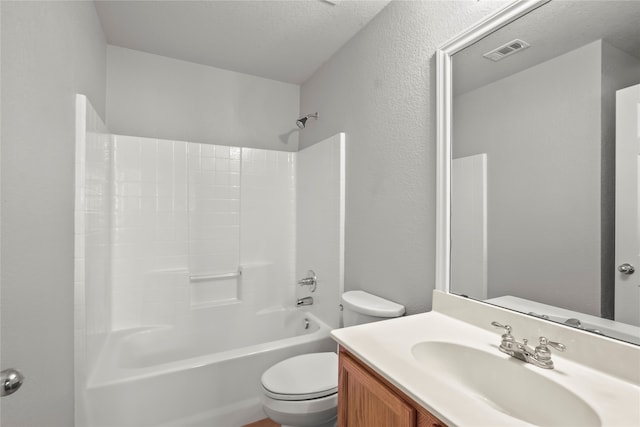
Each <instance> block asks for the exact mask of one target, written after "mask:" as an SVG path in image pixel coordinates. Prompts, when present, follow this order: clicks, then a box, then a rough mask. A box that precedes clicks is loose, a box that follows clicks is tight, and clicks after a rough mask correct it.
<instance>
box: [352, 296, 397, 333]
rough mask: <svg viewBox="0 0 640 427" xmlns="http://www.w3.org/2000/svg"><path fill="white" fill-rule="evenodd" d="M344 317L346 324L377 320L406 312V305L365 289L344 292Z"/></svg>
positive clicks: (359, 323)
mask: <svg viewBox="0 0 640 427" xmlns="http://www.w3.org/2000/svg"><path fill="white" fill-rule="evenodd" d="M342 308H343V310H342V319H343V322H344V326H345V327H346V326H354V325H361V324H363V323H371V322H377V321H379V320H385V319H389V318H392V317H400V316H402V315H403V314H404V306H403V305H400V304H397V303H395V302H393V301H389V300H387V299H384V298H380V297H379V296H376V295H372V294H370V293H368V292H365V291H349V292H345V293H344V294H342Z"/></svg>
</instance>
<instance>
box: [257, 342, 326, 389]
mask: <svg viewBox="0 0 640 427" xmlns="http://www.w3.org/2000/svg"><path fill="white" fill-rule="evenodd" d="M262 388H263V389H264V392H265V394H266V395H267V396H268V397H270V398H272V399H275V400H286V401H301V400H311V399H319V398H323V397H326V396H330V395H332V394H336V393H337V392H338V355H337V354H335V353H311V354H303V355H300V356H295V357H291V358H289V359H286V360H283V361H282V362H279V363H276V364H275V365H273V366H272V367H271V368H269V369H267V370H266V371H265V372H264V373H263V374H262Z"/></svg>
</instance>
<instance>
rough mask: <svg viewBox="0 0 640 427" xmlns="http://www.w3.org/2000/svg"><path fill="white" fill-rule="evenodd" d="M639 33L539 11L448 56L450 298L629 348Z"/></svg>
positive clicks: (604, 8)
mask: <svg viewBox="0 0 640 427" xmlns="http://www.w3.org/2000/svg"><path fill="white" fill-rule="evenodd" d="M614 3H615V4H614ZM638 22H640V2H637V1H620V2H610V1H608V2H605V1H598V2H573V1H562V2H558V1H552V2H549V3H546V4H544V5H543V6H541V7H539V8H537V9H535V10H534V11H532V12H530V13H529V14H527V15H525V16H523V17H521V18H520V19H518V20H516V21H514V22H512V23H510V24H509V25H507V26H505V27H503V28H502V29H500V30H499V31H496V32H494V33H492V34H491V35H489V36H487V37H485V38H484V39H482V40H480V41H479V42H477V43H475V44H473V45H472V46H470V47H468V48H466V49H464V50H463V51H461V52H459V53H456V54H455V55H454V56H453V104H452V141H453V142H452V156H453V159H452V194H451V200H452V202H451V203H452V206H451V212H452V217H451V248H452V252H451V292H452V293H456V294H461V295H467V296H469V297H471V298H474V299H478V300H483V301H487V302H489V303H493V304H498V305H501V306H505V307H507V308H511V309H515V310H518V311H522V312H524V313H528V314H531V315H534V316H538V317H543V318H547V319H549V320H553V321H558V322H562V323H565V324H567V325H570V326H574V327H579V328H582V329H585V330H589V331H592V332H594V333H603V334H606V335H609V336H612V337H615V338H618V339H622V340H626V341H630V342H634V343H636V344H640V272H632V271H631V270H632V269H633V268H634V267H633V266H635V268H638V267H640V256H639V253H640V221H639V219H638V218H639V215H638V212H639V199H640V193H639V191H638V188H639V185H638V176H639V175H638V168H639V167H640V166H639V165H640V157H639V156H638V155H639V154H640V152H639V147H640V135H639V133H640V132H638V129H639V127H638V120H640V119H639V118H638V109H637V108H638V107H637V106H638V105H640V25H638Z"/></svg>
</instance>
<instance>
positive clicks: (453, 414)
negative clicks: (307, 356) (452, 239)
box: [331, 291, 640, 427]
mask: <svg viewBox="0 0 640 427" xmlns="http://www.w3.org/2000/svg"><path fill="white" fill-rule="evenodd" d="M433 300H434V302H433V307H434V310H433V311H431V312H429V313H423V314H416V315H412V316H405V317H402V318H398V319H392V320H387V321H383V322H377V323H370V324H365V325H360V326H354V327H350V328H344V329H338V330H334V331H332V333H331V335H332V336H333V338H334V339H335V340H336V341H337V342H338V343H339V344H340V346H341V351H340V371H339V372H340V379H339V391H338V395H339V404H338V425H339V426H340V427H354V426H367V427H371V426H394V427H395V426H445V425H446V426H449V427H453V426H474V425H476V426H487V425H491V426H507V425H508V426H531V425H538V426H542V425H544V426H553V425H556V426H568V425H580V426H634V425H640V411H639V410H638V402H639V401H640V363H638V362H639V361H640V347H638V346H636V345H632V344H628V343H624V342H621V341H616V340H613V339H611V338H607V337H603V336H599V335H596V334H592V333H589V332H586V331H582V330H578V329H575V328H571V327H568V326H563V325H558V324H554V323H551V322H547V321H545V320H542V319H537V318H533V317H531V316H527V315H524V314H521V313H517V312H514V311H510V310H506V309H503V308H500V307H494V306H490V305H487V304H483V303H480V302H477V301H473V300H470V299H467V298H462V297H459V296H456V295H450V294H446V293H444V292H440V291H435V292H434V295H433ZM493 321H497V322H499V323H502V324H508V325H510V326H511V334H512V335H513V336H514V337H515V339H516V340H517V341H522V340H524V339H528V340H529V341H530V342H537V341H538V338H540V337H546V338H548V339H549V340H551V341H557V342H561V343H563V344H564V345H565V346H566V350H565V351H564V352H557V351H556V350H553V349H552V350H551V357H552V359H553V361H554V365H555V367H554V369H543V368H541V367H538V366H535V365H534V364H532V363H527V362H525V361H522V360H519V359H516V358H515V357H511V356H509V355H507V354H504V353H503V352H501V351H500V348H499V347H500V345H501V341H502V339H503V336H502V335H503V334H504V331H503V330H501V329H498V328H495V327H494V326H492V325H491V323H492V322H493ZM611 355H615V357H614V358H611V357H610V356H611Z"/></svg>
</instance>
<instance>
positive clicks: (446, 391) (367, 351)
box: [331, 311, 640, 427]
mask: <svg viewBox="0 0 640 427" xmlns="http://www.w3.org/2000/svg"><path fill="white" fill-rule="evenodd" d="M500 314H502V313H500ZM496 320H500V319H499V318H498V319H496ZM533 320H535V319H533ZM331 335H332V336H333V338H334V339H335V340H336V341H337V342H338V343H339V344H340V345H342V346H343V347H344V348H346V349H347V350H349V351H350V352H351V353H353V354H354V355H355V356H357V357H358V358H359V359H360V360H362V361H363V362H364V363H366V364H367V365H368V366H370V367H371V368H372V369H374V370H375V371H376V372H378V373H379V374H380V375H381V376H382V377H384V378H386V379H387V380H389V381H390V382H391V383H392V384H394V385H395V386H396V387H398V388H399V389H400V390H402V391H403V392H404V393H406V394H407V395H408V396H409V397H411V398H412V399H413V400H415V401H416V402H417V403H419V404H420V405H422V406H424V407H425V408H426V409H427V410H429V412H431V413H433V414H434V415H435V416H437V417H438V418H440V419H441V420H442V421H443V422H445V423H447V424H448V425H449V426H465V427H466V426H492V427H495V426H505V425H509V426H515V425H522V426H525V425H530V424H528V423H526V422H524V421H522V420H521V419H517V418H513V417H511V416H509V415H508V414H506V413H504V412H502V411H500V410H497V409H495V408H494V407H492V406H491V404H490V403H489V402H487V400H486V399H483V398H482V396H478V395H474V394H473V393H470V391H469V390H468V389H465V387H463V386H460V385H459V384H458V383H456V382H451V381H447V380H446V379H445V378H443V377H442V376H441V375H440V376H439V375H438V373H434V372H432V371H430V369H429V366H424V365H423V364H421V363H420V362H418V360H416V358H414V357H413V355H412V347H413V346H414V345H415V344H417V343H420V342H424V341H446V342H451V343H457V344H461V345H465V346H468V347H472V348H475V349H479V350H483V351H487V352H495V354H496V355H497V357H501V358H504V359H505V363H513V361H514V360H515V359H513V358H511V357H510V356H508V355H506V354H503V353H501V352H500V351H499V350H498V345H499V344H500V335H501V332H500V331H495V332H493V331H490V330H486V329H484V328H482V327H477V326H474V325H473V324H470V323H466V322H464V321H461V320H458V319H455V318H454V317H450V316H449V315H446V314H443V313H440V312H436V311H432V312H429V313H423V314H417V315H412V316H406V317H402V318H398V319H391V320H387V321H383V322H377V323H369V324H365V325H360V326H354V327H350V328H343V329H337V330H334V331H333V332H332V333H331ZM514 336H515V337H516V338H518V339H519V338H520V337H519V336H518V335H517V331H514ZM588 338H589V337H587V339H588ZM625 351H627V354H628V353H629V349H625ZM632 354H635V353H632ZM637 354H638V355H640V351H639V352H638V353H637ZM609 357H610V363H613V364H615V363H619V361H617V360H616V357H615V354H610V355H609ZM553 358H554V360H555V363H556V368H555V369H541V368H538V367H535V366H533V365H531V364H527V363H524V362H519V361H516V362H518V363H522V368H523V369H531V370H534V371H535V373H537V374H539V375H541V376H544V377H546V378H547V379H549V380H551V381H554V382H556V383H558V384H560V385H562V386H563V387H564V388H566V389H569V390H571V391H572V392H573V393H574V394H576V395H577V396H579V397H580V398H581V399H582V400H583V401H584V402H586V403H587V404H588V405H589V406H590V407H591V408H592V409H593V411H595V412H596V414H597V415H598V417H599V418H600V423H601V425H603V426H629V427H630V426H640V386H639V385H638V384H637V383H635V382H634V381H633V376H631V379H625V378H621V377H619V376H613V375H609V374H607V373H604V372H602V371H599V370H596V369H594V368H593V367H590V366H586V365H583V364H579V363H576V362H575V361H572V360H570V359H568V358H565V357H562V355H559V354H557V353H555V354H554V355H553ZM508 359H513V360H511V361H510V360H508ZM636 361H637V363H638V365H639V366H640V359H637V360H636ZM636 368H637V367H633V369H636ZM499 374H500V373H499V372H495V373H493V375H499ZM513 393H521V394H522V399H535V398H536V396H535V394H534V393H531V392H530V390H527V384H513Z"/></svg>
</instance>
